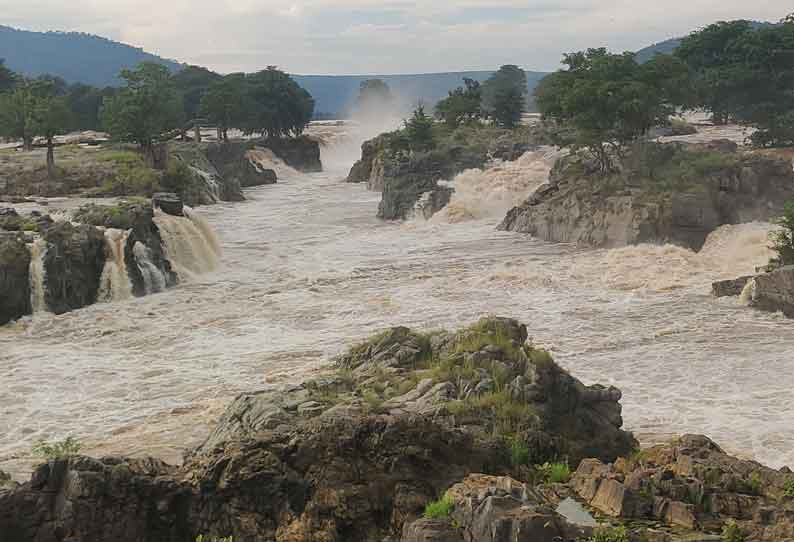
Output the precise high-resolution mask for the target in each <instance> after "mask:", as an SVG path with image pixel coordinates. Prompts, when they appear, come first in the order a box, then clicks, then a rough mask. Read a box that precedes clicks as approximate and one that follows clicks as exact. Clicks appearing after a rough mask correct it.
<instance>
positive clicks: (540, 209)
mask: <svg viewBox="0 0 794 542" xmlns="http://www.w3.org/2000/svg"><path fill="white" fill-rule="evenodd" d="M643 149H644V150H643ZM684 165H686V166H684ZM676 168H678V169H676ZM692 170H694V173H693V171H692ZM649 171H651V172H652V173H648V172H649ZM790 199H794V171H792V169H791V163H790V162H789V161H786V160H782V159H777V158H772V157H768V156H764V155H760V154H753V153H739V152H737V151H736V145H735V144H733V143H731V142H727V143H723V142H712V143H710V144H701V145H684V144H680V143H666V144H647V145H646V146H645V147H643V148H640V149H635V150H634V151H632V153H629V155H628V156H627V158H626V160H625V163H624V164H622V170H621V171H620V172H618V173H614V174H611V175H608V176H604V175H602V174H601V173H600V172H598V171H597V170H596V169H595V168H594V165H593V163H592V162H591V161H590V160H588V159H587V158H586V157H585V156H582V155H571V156H568V157H566V158H563V159H561V160H559V161H558V162H557V164H556V165H555V167H554V168H553V169H552V172H551V174H550V177H549V183H548V184H546V185H544V186H542V187H540V188H539V189H538V190H537V191H536V192H535V193H534V194H532V195H530V196H529V198H527V200H526V201H525V202H524V203H523V204H522V205H520V206H518V207H514V208H513V209H511V210H510V211H509V212H508V213H507V216H506V217H505V219H504V220H503V221H502V223H501V224H500V226H499V229H501V230H505V231H515V232H521V233H528V234H530V235H532V236H534V237H537V238H540V239H543V240H546V241H553V242H565V243H576V244H580V245H587V246H595V247H607V248H608V247H620V246H626V245H632V244H638V243H667V242H670V243H675V244H678V245H681V246H684V247H687V248H690V249H693V250H700V249H701V248H702V246H703V244H704V243H705V240H706V238H707V237H708V235H709V233H711V232H712V231H714V230H715V229H716V228H718V227H719V226H722V225H724V224H740V223H744V222H752V221H755V220H759V221H766V220H770V219H771V218H773V217H776V216H780V215H781V214H782V211H783V204H784V202H786V201H788V200H790Z"/></svg>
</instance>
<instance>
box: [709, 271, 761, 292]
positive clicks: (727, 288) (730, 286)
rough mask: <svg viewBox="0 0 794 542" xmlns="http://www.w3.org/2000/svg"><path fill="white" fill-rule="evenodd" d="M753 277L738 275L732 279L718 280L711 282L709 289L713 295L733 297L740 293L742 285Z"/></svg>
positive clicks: (742, 288)
mask: <svg viewBox="0 0 794 542" xmlns="http://www.w3.org/2000/svg"><path fill="white" fill-rule="evenodd" d="M752 278H753V276H752V275H749V276H745V277H739V278H738V279H732V280H720V281H717V282H712V283H711V291H712V293H713V294H714V297H735V296H739V295H741V293H742V291H743V290H744V287H745V286H747V283H748V282H749V281H750V280H751V279H752Z"/></svg>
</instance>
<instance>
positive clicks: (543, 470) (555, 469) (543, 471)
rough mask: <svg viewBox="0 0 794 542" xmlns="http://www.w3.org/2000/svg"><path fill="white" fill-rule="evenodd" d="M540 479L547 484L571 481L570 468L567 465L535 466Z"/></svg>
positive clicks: (548, 464)
mask: <svg viewBox="0 0 794 542" xmlns="http://www.w3.org/2000/svg"><path fill="white" fill-rule="evenodd" d="M535 468H536V469H537V470H538V473H539V474H540V477H541V479H542V481H543V482H544V483H547V484H564V483H566V482H567V481H568V480H570V479H571V467H569V466H568V463H544V464H543V465H536V466H535Z"/></svg>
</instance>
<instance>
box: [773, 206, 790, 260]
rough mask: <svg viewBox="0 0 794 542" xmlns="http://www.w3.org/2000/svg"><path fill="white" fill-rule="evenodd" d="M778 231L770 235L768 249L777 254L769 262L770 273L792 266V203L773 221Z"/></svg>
mask: <svg viewBox="0 0 794 542" xmlns="http://www.w3.org/2000/svg"><path fill="white" fill-rule="evenodd" d="M775 224H776V225H777V226H780V229H779V230H776V231H773V232H772V233H771V234H770V238H771V240H772V246H771V247H770V248H771V249H772V250H774V251H775V252H776V253H777V256H776V257H774V258H772V260H771V261H770V262H769V267H768V269H769V270H770V271H772V270H774V269H777V268H780V267H783V266H786V265H794V201H790V202H788V203H787V204H786V205H785V209H784V211H783V216H782V217H780V218H779V219H777V220H776V221H775Z"/></svg>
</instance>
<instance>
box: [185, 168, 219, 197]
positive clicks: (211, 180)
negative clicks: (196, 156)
mask: <svg viewBox="0 0 794 542" xmlns="http://www.w3.org/2000/svg"><path fill="white" fill-rule="evenodd" d="M188 167H189V168H190V170H191V171H192V172H193V173H195V174H196V175H198V176H199V177H201V178H202V179H203V180H204V184H205V186H206V187H207V192H209V194H210V195H211V196H212V198H213V200H214V202H218V201H220V200H221V188H220V185H219V184H218V179H217V178H216V177H215V175H212V174H211V173H208V172H206V171H204V170H203V169H199V168H196V167H193V166H188Z"/></svg>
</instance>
